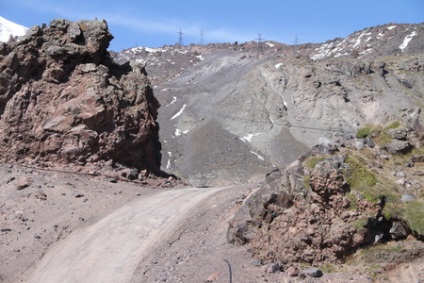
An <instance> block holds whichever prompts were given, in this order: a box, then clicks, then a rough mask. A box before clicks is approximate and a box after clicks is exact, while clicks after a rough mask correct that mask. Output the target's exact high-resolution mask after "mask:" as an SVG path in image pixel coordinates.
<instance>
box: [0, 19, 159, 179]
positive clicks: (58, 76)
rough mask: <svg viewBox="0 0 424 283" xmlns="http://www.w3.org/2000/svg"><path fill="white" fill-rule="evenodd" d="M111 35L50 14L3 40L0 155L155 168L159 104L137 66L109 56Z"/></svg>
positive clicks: (92, 24) (101, 27) (47, 162)
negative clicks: (43, 23) (41, 23)
mask: <svg viewBox="0 0 424 283" xmlns="http://www.w3.org/2000/svg"><path fill="white" fill-rule="evenodd" d="M112 38H113V36H112V35H111V34H110V32H109V29H108V26H107V23H106V22H105V21H98V20H94V21H86V20H82V21H78V22H71V21H68V20H64V19H56V20H53V21H52V22H51V23H50V26H48V27H42V28H40V27H34V28H32V29H30V31H29V32H28V33H27V35H26V36H25V37H24V38H23V39H22V40H21V41H20V42H17V43H10V44H2V45H1V47H0V53H1V54H5V56H0V85H1V87H0V150H1V155H0V158H1V159H2V160H4V161H8V162H20V163H27V164H37V165H43V166H56V165H67V164H73V165H74V166H77V165H80V166H88V165H90V164H91V165H93V166H94V165H96V166H97V165H101V164H106V163H110V162H112V164H114V163H120V164H123V165H125V166H126V167H129V168H135V169H137V171H140V170H148V171H151V172H155V173H158V172H159V171H160V159H161V156H160V143H159V139H158V130H159V127H158V124H157V122H156V119H157V114H158V112H157V109H158V108H159V103H158V101H157V100H156V98H155V97H154V95H153V91H152V88H151V86H150V82H149V79H148V78H147V76H146V72H145V71H144V69H143V68H142V67H140V66H137V67H134V68H133V67H131V66H130V65H129V64H123V65H119V64H117V63H115V62H114V61H113V60H112V59H111V56H110V54H109V52H108V51H107V47H108V46H109V42H110V40H111V39H112ZM133 175H134V174H130V176H131V178H133V177H134V176H135V175H134V176H133ZM135 178H136V177H135ZM135 178H134V179H135Z"/></svg>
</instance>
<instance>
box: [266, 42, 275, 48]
mask: <svg viewBox="0 0 424 283" xmlns="http://www.w3.org/2000/svg"><path fill="white" fill-rule="evenodd" d="M265 43H266V44H267V45H268V46H269V47H274V46H275V45H274V44H272V43H270V42H265Z"/></svg>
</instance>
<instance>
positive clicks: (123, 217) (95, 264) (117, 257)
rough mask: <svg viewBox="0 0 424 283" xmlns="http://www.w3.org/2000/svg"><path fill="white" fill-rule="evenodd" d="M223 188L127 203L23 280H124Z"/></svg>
mask: <svg viewBox="0 0 424 283" xmlns="http://www.w3.org/2000/svg"><path fill="white" fill-rule="evenodd" d="M222 189H223V188H213V189H211V188H208V189H200V188H184V189H179V190H172V191H163V192H160V193H157V194H154V195H150V196H148V197H147V198H144V199H141V200H137V201H134V202H131V203H129V204H127V205H124V206H123V207H121V208H119V209H117V210H115V211H114V212H112V213H111V214H109V215H108V216H106V217H104V218H103V219H101V220H100V221H98V222H96V223H94V224H93V225H91V226H89V227H87V228H85V229H81V230H76V231H75V232H74V233H72V234H71V235H70V236H69V237H67V238H66V239H64V240H63V241H59V242H57V243H56V244H54V245H53V246H52V247H51V248H50V249H49V250H48V251H47V253H46V254H45V255H44V256H43V258H42V260H41V261H40V262H39V264H38V265H37V266H36V267H35V269H34V270H33V272H32V273H31V274H30V275H29V278H28V282H33V283H36V282H43V283H48V282H54V283H56V282H69V283H70V282H79V283H81V282H105V283H106V282H128V281H129V280H130V279H131V277H132V275H133V273H134V271H135V269H136V268H137V265H138V263H139V262H140V260H141V259H142V258H143V257H144V256H145V255H147V254H148V253H149V251H150V249H151V248H153V247H154V246H155V245H156V244H157V243H158V242H159V241H164V240H166V238H167V237H169V236H170V235H171V233H172V232H173V230H174V229H175V228H176V226H177V225H178V223H180V222H181V221H182V220H184V218H185V215H186V214H187V213H188V212H189V211H190V210H191V209H193V208H194V207H195V206H197V205H201V203H202V202H203V201H204V200H205V199H207V198H208V197H210V196H212V195H214V194H216V193H217V192H219V191H220V190H222Z"/></svg>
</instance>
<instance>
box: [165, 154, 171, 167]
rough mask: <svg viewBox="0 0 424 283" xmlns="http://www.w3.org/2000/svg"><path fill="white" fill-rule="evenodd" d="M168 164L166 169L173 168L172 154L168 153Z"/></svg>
mask: <svg viewBox="0 0 424 283" xmlns="http://www.w3.org/2000/svg"><path fill="white" fill-rule="evenodd" d="M168 156H169V158H168V162H167V163H166V169H169V168H171V158H172V152H170V151H168Z"/></svg>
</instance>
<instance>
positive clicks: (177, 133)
mask: <svg viewBox="0 0 424 283" xmlns="http://www.w3.org/2000/svg"><path fill="white" fill-rule="evenodd" d="M187 133H188V131H181V130H180V129H175V133H174V135H175V136H176V137H179V136H181V135H182V134H187Z"/></svg>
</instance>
